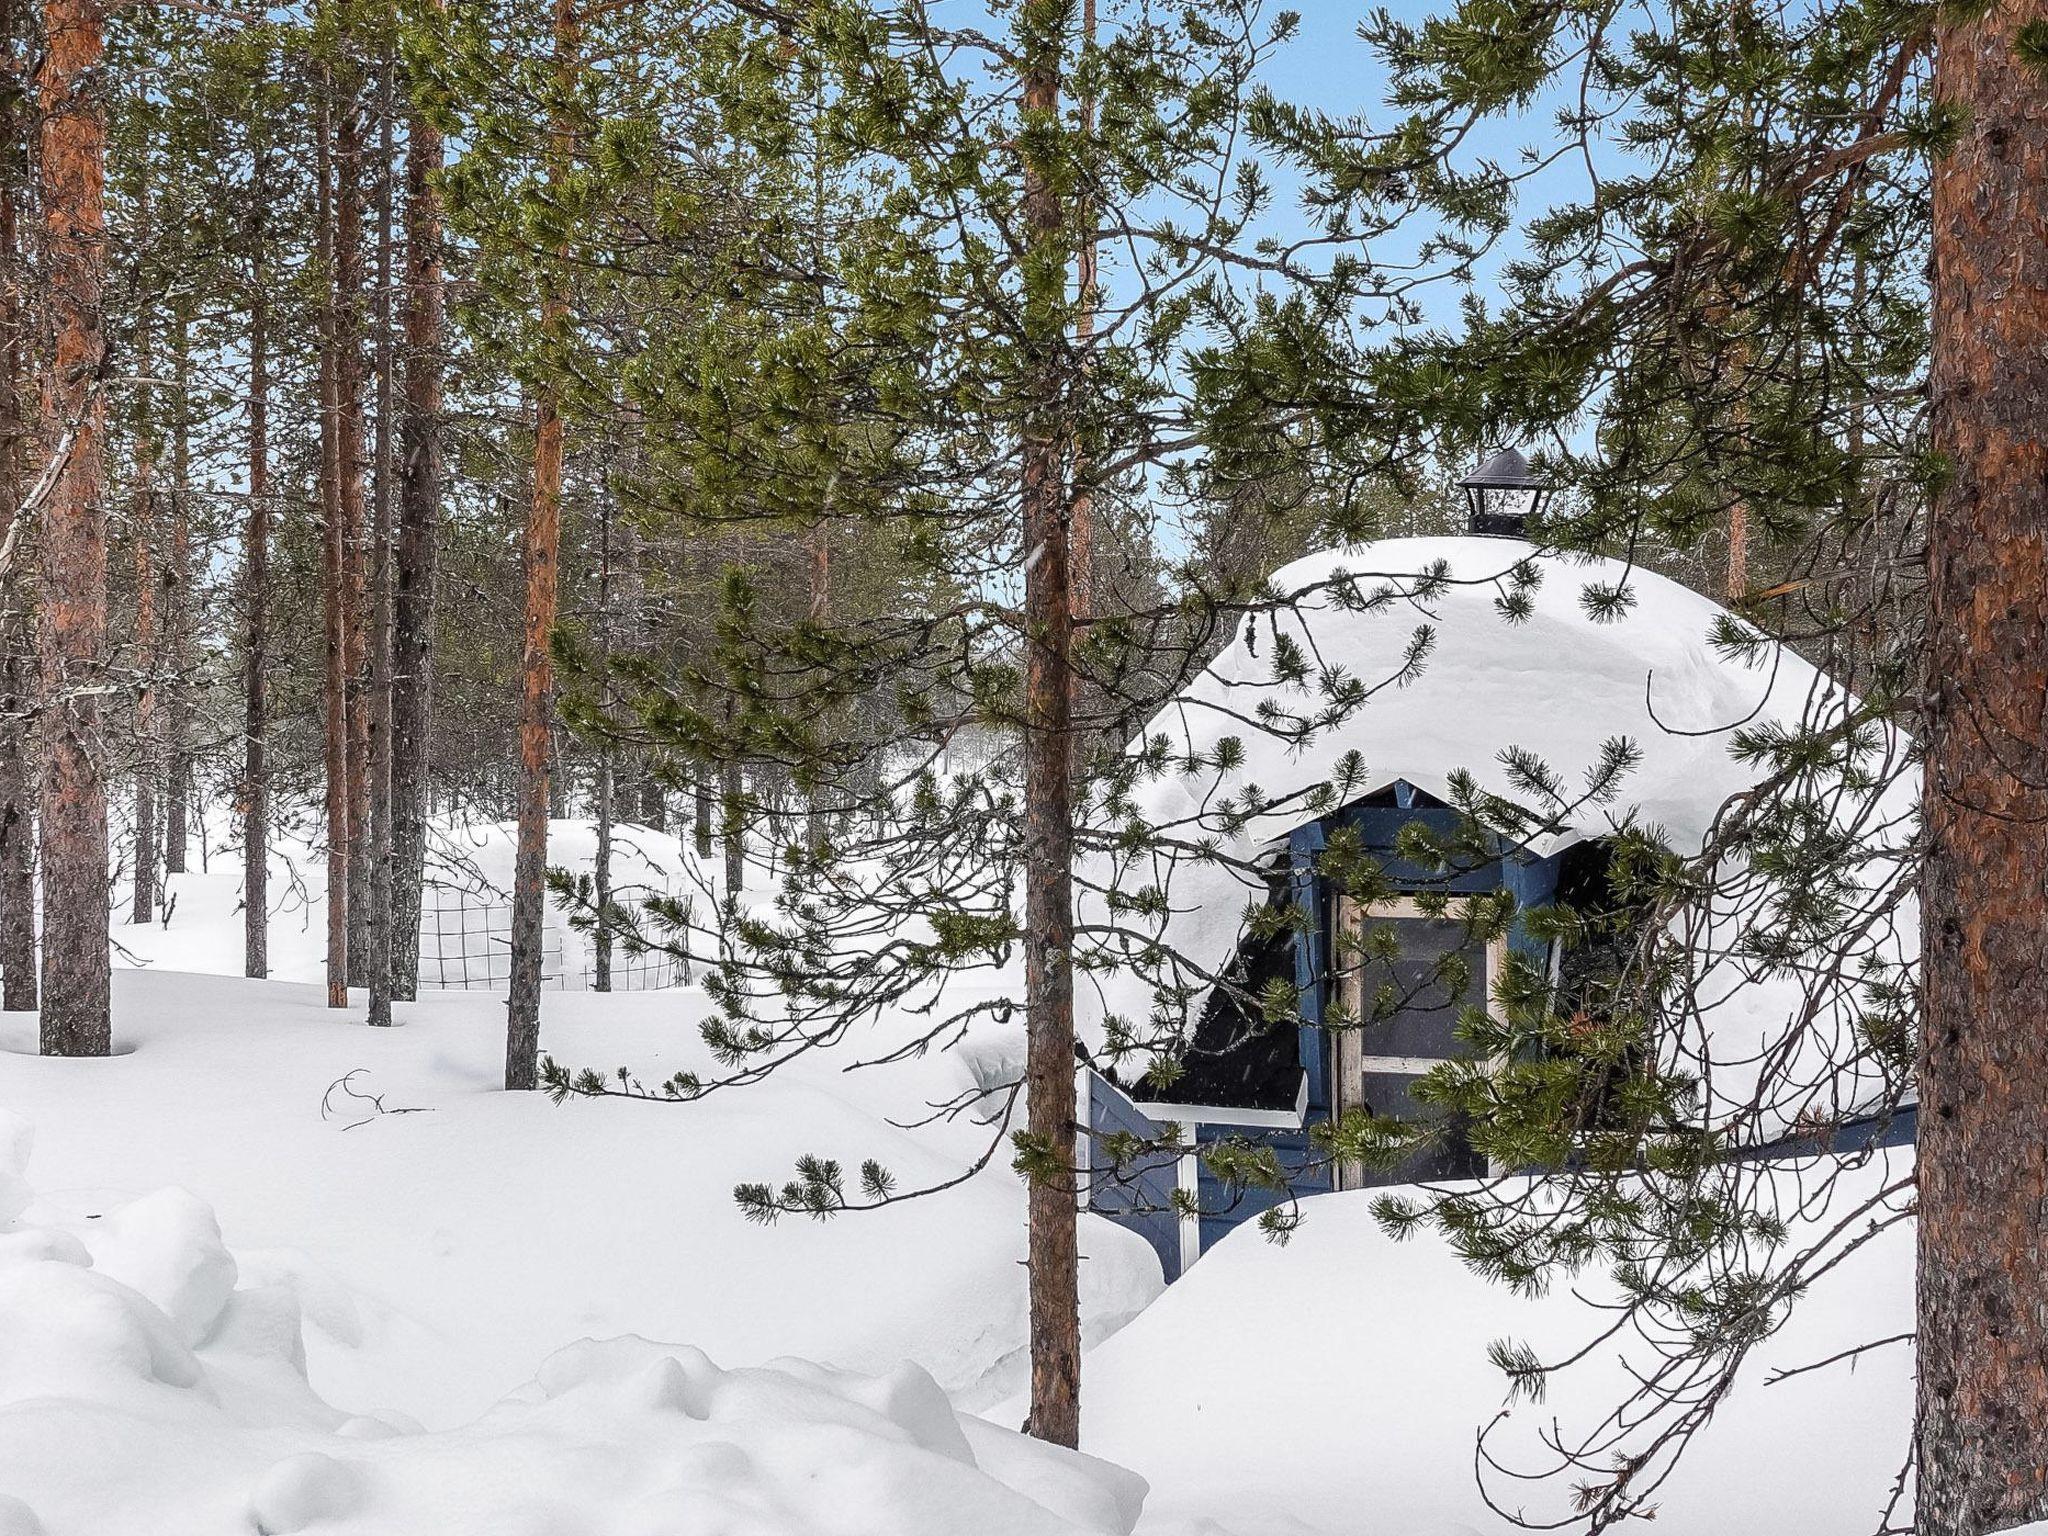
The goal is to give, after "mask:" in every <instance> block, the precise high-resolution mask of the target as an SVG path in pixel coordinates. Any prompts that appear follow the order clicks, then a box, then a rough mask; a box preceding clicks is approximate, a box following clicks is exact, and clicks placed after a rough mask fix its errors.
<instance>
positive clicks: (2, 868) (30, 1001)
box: [0, 0, 36, 1009]
mask: <svg viewBox="0 0 2048 1536" xmlns="http://www.w3.org/2000/svg"><path fill="white" fill-rule="evenodd" d="M21 20H22V18H21V16H20V15H19V13H18V12H17V11H16V9H15V5H14V0H0V49H4V50H5V55H6V65H5V75H6V78H7V79H8V80H9V81H19V80H20V79H21V78H22V74H21V70H22V62H21V53H20V42H21V39H20V38H19V37H18V35H17V34H18V32H19V30H20V27H21ZM21 108H22V103H21V99H20V97H19V96H17V95H16V94H14V93H13V92H11V91H10V92H8V93H7V95H6V96H5V98H4V99H0V143H4V144H12V143H16V142H18V140H19V137H20V136H21V134H22V133H23V132H24V128H25V119H24V114H23V112H22V110H21ZM20 164H21V161H20V160H19V158H18V157H16V156H13V155H9V156H7V157H6V159H5V161H4V162H0V528H12V527H13V526H14V518H15V514H16V513H17V512H18V511H19V510H20V508H21V498H22V495H23V491H24V485H23V478H24V475H25V473H26V471H27V469H28V463H29V444H28V438H27V434H28V402H27V396H26V393H25V391H26V388H27V380H26V377H25V375H24V373H23V371H22V358H23V356H24V355H25V352H24V348H23V345H22V342H23V332H24V331H25V329H26V327H27V325H28V319H29V304H28V287H27V281H26V273H25V271H24V268H23V252H22V248H21V196H20V194H21V192H22V190H23V189H22V188H21V187H19V186H18V185H17V184H16V180H15V177H16V172H17V167H18V166H19V165H20ZM27 565H28V561H27V559H26V558H25V547H24V546H17V548H16V553H15V556H14V564H13V566H12V568H11V569H9V570H6V571H4V572H0V1006H4V1007H6V1008H10V1009H15V1008H33V1007H35V1005H36V887H35V869H36V865H35V801H34V793H35V792H34V789H33V782H34V767H33V764H34V761H35V757H34V750H35V749H34V739H33V733H32V722H33V720H34V718H35V715H34V711H35V684H34V680H33V673H34V670H35V664H36V658H35V647H34V645H33V643H32V642H31V640H30V637H29V623H28V613H29V597H28V593H29V581H28V573H27Z"/></svg>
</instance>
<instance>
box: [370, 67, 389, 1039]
mask: <svg viewBox="0 0 2048 1536" xmlns="http://www.w3.org/2000/svg"><path fill="white" fill-rule="evenodd" d="M395 68H396V66H395V64H394V62H393V61H392V60H390V59H389V58H387V59H386V60H385V61H384V69H383V75H382V79H381V83H380V87H379V90H378V112H377V116H378V123H377V132H378V155H377V309H376V328H377V412H376V428H377V438H376V443H377V451H376V460H375V475H374V478H373V479H372V482H371V485H372V490H371V512H370V558H369V579H370V611H369V615H368V623H369V640H368V645H369V652H370V682H369V700H368V704H369V707H368V708H367V709H366V710H365V711H364V717H365V718H366V719H367V720H368V722H369V727H368V734H369V753H368V758H369V760H368V763H367V771H368V777H369V815H370V880H369V894H370V911H369V921H368V923H367V925H366V927H365V931H364V942H365V945H366V947H367V951H368V953H367V955H366V957H365V962H366V964H367V966H368V969H369V978H368V980H369V988H370V1014H369V1021H370V1023H371V1024H373V1025H377V1026H379V1027H388V1026H389V1025H390V1023H391V945H392V936H393V935H392V923H391V881H392V868H391V860H392V839H391V727H392V706H391V493H392V480H393V477H394V468H395V466H394V462H393V457H392V432H391V374H392V368H393V362H394V358H393V348H392V345H391V340H392V338H391V318H392V317H391V279H392V252H393V245H392V229H391V180H392V173H393V166H394V165H395V163H396V157H395V156H394V154H393V145H392V87H393V78H392V77H393V72H394V70H395Z"/></svg>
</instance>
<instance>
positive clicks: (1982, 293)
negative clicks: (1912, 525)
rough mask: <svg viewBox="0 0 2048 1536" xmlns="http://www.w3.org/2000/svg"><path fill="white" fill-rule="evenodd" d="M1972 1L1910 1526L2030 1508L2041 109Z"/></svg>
mask: <svg viewBox="0 0 2048 1536" xmlns="http://www.w3.org/2000/svg"><path fill="white" fill-rule="evenodd" d="M2043 23H2048V6H2044V5H2043V4H2042V3H2041V0H1993V3H1992V4H1990V5H1988V6H1985V7H1982V8H1981V9H1977V10H1965V11H1960V12H1957V13H1955V14H1954V15H1951V16H1947V17H1945V19H1944V20H1943V21H1942V23H1941V25H1940V26H1939V28H1938V30H1937V33H1936V64H1935V75H1934V90H1935V96H1936V99H1937V100H1938V101H1940V102H1943V103H1945V104H1947V105H1948V106H1949V107H1951V108H1953V109H1956V114H1957V121H1959V122H1960V123H1961V124H1962V125H1963V126H1962V129H1961V138H1960V140H1959V142H1958V143H1957V144H1956V146H1955V147H1954V148H1953V149H1951V150H1950V151H1949V152H1948V153H1947V154H1945V155H1942V156H1940V157H1938V158H1937V159H1936V160H1935V162H1934V183H1933V277H1932V282H1931V284H1930V299H1931V304H1932V343H1933V346H1932V353H1931V357H1930V369H1929V381H1928V383H1929V398H1930V403H1931V438H1932V446H1933V447H1934V449H1935V450H1936V451H1937V452H1938V453H1940V454H1941V455H1943V457H1944V458H1945V459H1946V460H1947V462H1948V463H1949V464H1950V465H1952V466H1953V469H1954V473H1953V477H1952V478H1951V479H1949V480H1948V481H1947V482H1946V484H1945V485H1944V486H1943V488H1942V489H1941V491H1940V493H1939V495H1938V496H1937V498H1936V501H1935V505H1934V509H1933V516H1932V522H1931V527H1930V530H1929V541H1928V542H1929V549H1928V557H1929V570H1928V577H1929V598H1930V605H1929V614H1928V642H1929V656H1928V673H1927V677H1928V687H1929V689H1930V692H1931V694H1932V703H1933V708H1932V711H1931V718H1930V720H1929V725H1928V738H1927V760H1926V795H1925V812H1926V827H1927V836H1928V856H1927V865H1926V870H1925V875H1924V888H1923V921H1922V929H1921V932H1922V946H1923V947H1922V961H1921V964H1922V970H1923V986H1924V989H1925V1010H1926V1011H1925V1017H1924V1019H1923V1021H1922V1048H1921V1049H1922V1055H1921V1063H1920V1114H1919V1212H1920V1214H1919V1292H1918V1295H1919V1324H1918V1349H1919V1371H1918V1381H1919V1387H1918V1391H1919V1416H1918V1425H1919V1429H1918V1440H1919V1456H1918V1500H1919V1512H1918V1520H1917V1522H1916V1529H1917V1530H1918V1531H1920V1532H1921V1533H1922V1536H1981V1533H1983V1532H1987V1531H1993V1530H2002V1529H2005V1528H2006V1527H2008V1526H2012V1525H2017V1524H2021V1523H2024V1522H2028V1521H2034V1520H2040V1519H2042V1518H2044V1517H2048V1307H2044V1306H2043V1303H2042V1297H2043V1295H2044V1294H2048V1243H2044V1241H2043V1234H2042V1226H2043V1213H2044V1212H2048V1141H2044V1138H2043V1135H2042V1127H2043V1126H2044V1125H2048V1030H2044V1029H2043V1028H2042V1025H2041V1021H2042V1017H2043V1014H2044V1012H2048V967H2044V965H2043V963H2042V957H2043V955H2044V954H2048V901H2044V899H2043V895H2042V887H2041V879H2042V871H2043V870H2044V869H2048V731H2044V729H2043V721H2042V701H2043V699H2044V698H2048V542H2044V539H2043V530H2044V529H2048V438H2044V436H2043V433H2042V423H2043V422H2044V421H2048V112H2044V111H2043V110H2042V100H2043V97H2042V92H2043V85H2042V81H2041V78H2040V76H2039V74H2038V73H2037V72H2036V71H2035V69H2034V68H2033V67H2032V66H2031V65H2030V64H2029V63H2028V62H2027V61H2026V60H2025V58H2024V57H2023V56H2022V54H2021V50H2020V37H2019V34H2020V33H2021V30H2022V29H2023V28H2025V27H2027V26H2029V25H2030V24H2031V25H2033V26H2036V27H2038V26H2040V25H2042V24H2043Z"/></svg>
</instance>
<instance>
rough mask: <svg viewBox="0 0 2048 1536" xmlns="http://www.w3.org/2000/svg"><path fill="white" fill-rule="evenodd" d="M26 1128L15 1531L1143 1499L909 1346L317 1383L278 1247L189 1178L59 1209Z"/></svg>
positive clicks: (1013, 1513)
mask: <svg viewBox="0 0 2048 1536" xmlns="http://www.w3.org/2000/svg"><path fill="white" fill-rule="evenodd" d="M31 1140H32V1137H31V1133H30V1131H29V1129H28V1127H27V1126H26V1125H25V1124H24V1123H23V1122H20V1121H18V1120H15V1119H13V1118H11V1117H10V1118H6V1119H0V1217H9V1218H12V1219H11V1220H9V1221H8V1222H7V1223H6V1225H5V1229H4V1231H0V1532H4V1533H5V1536H70V1533H77V1536H87V1533H91V1536H129V1533H132V1536H187V1533H189V1536H215V1533H223V1532H250V1531H254V1532H258V1533H263V1536H280V1533H284V1532H296V1531H306V1530H318V1531H322V1532H336V1533H346V1532H353V1533H358V1536H373V1533H375V1536H393V1533H419V1536H429V1533H432V1536H466V1533H473V1536H520V1533H528V1536H543V1533H546V1536H570V1533H582V1532H590V1533H599V1532H604V1533H614V1532H615V1533H620V1536H624V1533H629V1532H630V1533H636V1536H742V1533H755V1536H785V1533H798V1532H803V1533H808V1532H816V1533H819V1536H826V1533H840V1536H856V1533H858V1536H955V1533H957V1532H960V1531H963V1530H973V1531H981V1532H990V1533H1005V1536H1075V1533H1123V1532H1127V1531H1129V1529H1130V1527H1131V1524H1132V1521H1133V1519H1134V1518H1135V1516H1136V1513H1137V1508H1138V1503H1139V1500H1140V1499H1141V1498H1142V1496H1143V1485H1142V1484H1141V1483H1139V1482H1138V1480H1137V1479H1135V1478H1133V1477H1132V1476H1130V1475H1129V1474H1128V1473H1123V1472H1119V1471H1118V1470H1117V1469H1115V1468H1111V1467H1107V1466H1103V1465H1101V1464H1098V1463H1092V1462H1090V1461H1089V1460H1088V1459H1087V1458H1084V1457H1080V1456H1076V1455H1073V1454H1071V1453H1067V1452H1061V1451H1057V1450H1054V1449H1052V1448H1050V1447H1047V1446H1043V1445H1040V1444H1039V1443H1037V1442H1035V1441H1031V1440H1028V1439H1026V1438H1025V1437H1023V1436H1021V1435H1018V1434H1016V1433H1014V1432H1012V1431H1006V1430H1001V1429H998V1428H996V1427H995V1426H993V1425H991V1424H988V1423H987V1422H985V1421H983V1420H981V1419H977V1418H974V1417H972V1416H969V1415H963V1414H961V1413H959V1412H958V1411H956V1410H955V1409H954V1408H953V1407H952V1405H951V1404H949V1403H948V1402H947V1400H946V1397H945V1395H944V1393H942V1392H941V1391H940V1389H939V1387H938V1386H937V1384H936V1383H935V1382H934V1381H933V1380H932V1378H931V1377H930V1376H929V1375H928V1374H926V1373H925V1372H924V1371H922V1370H920V1369H919V1368H918V1367H917V1366H915V1365H910V1364H903V1365H898V1366H896V1367H894V1368H893V1369H891V1370H889V1371H888V1372H886V1373H884V1374H881V1375H861V1374H855V1373H850V1372H846V1371H842V1370H834V1369H830V1368H828V1367H825V1366H820V1365H814V1364H810V1363H807V1362H803V1361H781V1362H776V1363H773V1364H770V1365H766V1366H761V1367H753V1368H741V1369H733V1370H726V1369H721V1368H720V1366H719V1365H717V1364H716V1363H714V1362H713V1360H712V1359H711V1358H710V1357H709V1356H707V1355H706V1354H704V1353H703V1352H702V1351H700V1350H697V1349H694V1348H691V1347H690V1346H687V1345H667V1344H654V1343H650V1342H648V1341H646V1340H644V1339H638V1338H613V1339H608V1340H604V1341H595V1340H589V1339H586V1340H584V1341H582V1342H579V1343H574V1344H570V1345H569V1346H568V1347H566V1348H563V1349H560V1350H558V1351H556V1352H554V1353H552V1354H550V1355H549V1356H548V1357H547V1358H546V1359H545V1360H543V1361H540V1362H538V1365H537V1369H536V1370H535V1372H534V1374H533V1377H532V1379H531V1380H530V1381H528V1382H526V1383H524V1384H523V1385H521V1386H520V1387H519V1388H518V1390H516V1391H514V1392H512V1393H510V1394H508V1395H507V1396H506V1397H504V1399H503V1400H502V1401H500V1402H499V1403H498V1404H497V1405H496V1406H495V1407H494V1408H492V1409H491V1411H490V1412H488V1413H486V1414H484V1415H483V1416H481V1417H479V1418H477V1419H475V1420H473V1421H472V1422H470V1423H467V1424H465V1425H463V1426H461V1427H459V1428H455V1429H444V1430H437V1431H428V1430H423V1429H422V1428H421V1426H420V1425H419V1424H418V1423H417V1422H415V1421H413V1420H411V1419H410V1418H408V1417H406V1416H405V1415H402V1414H394V1413H391V1412H389V1411H385V1412H380V1413H366V1414H351V1413H347V1412H345V1411H342V1410H339V1409H336V1408H334V1407H332V1406H330V1404H328V1403H327V1402H324V1401H323V1400H322V1399H321V1398H320V1396H319V1395H317V1394H316V1393H315V1392H314V1391H313V1389H312V1388H311V1387H310V1386H309V1385H308V1382H307V1362H306V1357H305V1353H304V1351H303V1350H302V1348H301V1345H300V1331H301V1326H302V1323H301V1318H302V1308H303V1303H304V1291H303V1289H302V1287H301V1285H300V1283H299V1278H298V1276H297V1275H295V1274H294V1273H293V1272H292V1271H291V1270H290V1269H289V1268H284V1269H280V1268H277V1267H275V1266H266V1265H264V1264H263V1263H261V1262H250V1260H249V1259H248V1258H247V1257H246V1256H245V1257H244V1259H242V1260H240V1261H238V1260H237V1258H236V1257H235V1256H234V1255H233V1254H231V1253H230V1251H229V1250H228V1248H227V1247H226V1246H225V1245H224V1244H223V1242H222V1240H221V1235H220V1231H219V1229H218V1227H217V1226H216V1224H215V1221H214V1217H213V1214H212V1213H211V1212H210V1211H209V1210H208V1209H207V1208H206V1206H205V1205H204V1204H202V1203H201V1202H200V1201H199V1200H197V1199H196V1198H195V1197H193V1196H192V1195H190V1194H188V1193H186V1192H184V1191H182V1190H178V1189H164V1190H160V1191H158V1192H156V1193H155V1194H152V1195H148V1196H145V1197H143V1198H141V1199H139V1200H134V1201H130V1202H128V1203H126V1204H124V1205H121V1206H118V1207H115V1208H113V1209H111V1210H108V1211H105V1212H90V1213H81V1212H71V1213H68V1214H66V1213H63V1212H62V1211H61V1210H60V1209H58V1208H59V1207H61V1205H62V1204H63V1202H61V1201H43V1200H39V1199H37V1198H36V1197H35V1196H34V1195H33V1194H32V1193H31V1190H30V1188H29V1186H28V1185H27V1184H26V1183H25V1181H24V1179H23V1174H24V1173H25V1172H26V1171H27V1169H28V1167H29V1157H28V1153H29V1146H30V1142H31ZM72 1193H73V1194H74V1195H75V1194H76V1192H75V1191H74V1192H72ZM24 1202H27V1204H26V1206H25V1209H24ZM540 1225H541V1224H538V1223H535V1224H530V1225H529V1228H528V1230H529V1231H532V1230H535V1229H536V1228H538V1227H539V1226H540Z"/></svg>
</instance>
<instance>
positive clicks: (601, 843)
mask: <svg viewBox="0 0 2048 1536" xmlns="http://www.w3.org/2000/svg"><path fill="white" fill-rule="evenodd" d="M611 498H612V492H611V490H610V489H607V490H606V492H605V495H604V500H603V501H602V502H601V503H600V504H599V506H598V512H597V519H598V521H597V675H598V677H599V678H600V679H602V687H603V689H604V701H605V712H604V713H605V719H606V722H607V727H606V730H605V732H604V734H602V735H600V736H599V738H598V743H597V786H596V790H597V792H596V796H595V798H596V801H597V804H596V807H595V810H596V814H597V856H596V860H595V862H594V864H593V867H592V869H591V883H592V885H593V886H594V888H595V890H594V894H595V897H596V901H597V928H596V931H595V933H594V934H593V935H592V938H591V956H590V963H591V970H592V975H591V980H590V989H591V990H592V991H593V992H609V991H611V989H612V925H611V905H612V812H613V805H612V801H613V798H614V791H615V789H616V783H615V780H614V775H613V773H612V760H613V756H614V754H613V750H612V739H611V734H610V729H609V722H610V719H611V711H612V702H613V701H612V500H611Z"/></svg>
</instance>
